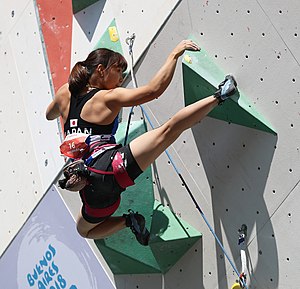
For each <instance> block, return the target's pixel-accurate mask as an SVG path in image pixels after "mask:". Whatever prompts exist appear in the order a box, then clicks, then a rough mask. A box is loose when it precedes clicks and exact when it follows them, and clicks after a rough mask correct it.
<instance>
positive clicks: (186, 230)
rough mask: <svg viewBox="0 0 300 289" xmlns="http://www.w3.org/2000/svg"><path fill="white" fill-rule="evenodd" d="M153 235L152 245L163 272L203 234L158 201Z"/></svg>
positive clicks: (153, 221)
mask: <svg viewBox="0 0 300 289" xmlns="http://www.w3.org/2000/svg"><path fill="white" fill-rule="evenodd" d="M151 235H152V240H151V243H150V247H151V250H152V253H153V255H154V257H155V259H156V261H157V263H158V264H159V268H160V271H161V272H162V273H166V272H167V271H168V270H169V269H170V268H171V267H172V266H173V265H174V264H176V263H177V261H178V260H179V259H180V258H181V257H182V256H183V255H184V254H185V253H186V252H187V251H188V250H189V249H190V248H191V247H192V246H193V245H194V244H195V243H196V241H197V240H199V238H200V237H201V236H202V235H201V233H199V232H198V231H197V230H196V229H194V228H193V227H192V226H191V225H189V224H188V223H186V222H185V221H183V220H182V219H181V218H179V217H177V216H176V215H175V214H174V213H173V212H172V211H171V210H170V209H169V208H168V207H164V206H163V205H162V204H160V203H159V202H157V201H155V204H154V211H153V217H152V224H151Z"/></svg>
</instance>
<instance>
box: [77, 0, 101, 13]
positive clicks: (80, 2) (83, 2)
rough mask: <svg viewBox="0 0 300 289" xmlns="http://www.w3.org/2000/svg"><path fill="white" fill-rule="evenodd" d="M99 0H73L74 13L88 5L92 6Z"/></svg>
mask: <svg viewBox="0 0 300 289" xmlns="http://www.w3.org/2000/svg"><path fill="white" fill-rule="evenodd" d="M97 1H98V0H72V5H73V14H76V13H77V12H79V11H81V10H83V9H85V8H86V7H89V6H91V5H92V4H94V3H96V2H97Z"/></svg>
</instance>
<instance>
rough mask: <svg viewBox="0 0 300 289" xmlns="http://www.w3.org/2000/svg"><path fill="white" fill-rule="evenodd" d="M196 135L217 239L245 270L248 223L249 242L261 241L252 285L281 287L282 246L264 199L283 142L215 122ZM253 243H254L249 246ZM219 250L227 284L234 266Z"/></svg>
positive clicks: (253, 262)
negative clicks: (243, 241)
mask: <svg viewBox="0 0 300 289" xmlns="http://www.w3.org/2000/svg"><path fill="white" fill-rule="evenodd" d="M199 128H200V129H199ZM192 132H193V134H194V137H195V141H196V145H197V148H198V151H199V154H200V156H201V159H202V163H203V166H204V170H205V172H206V175H207V179H208V182H209V184H210V188H211V198H212V209H213V215H214V216H213V219H214V228H215V232H216V234H217V236H218V237H219V239H220V241H221V242H222V243H224V240H226V239H227V240H228V243H229V244H230V246H231V247H230V248H228V249H226V248H225V249H226V251H227V250H228V252H232V254H233V256H234V260H235V264H236V266H237V269H238V270H241V262H240V255H239V254H240V252H239V249H240V248H239V247H238V245H237V240H238V233H237V231H238V229H239V228H241V225H242V224H243V223H244V224H246V225H247V227H248V237H252V238H255V240H254V242H255V243H256V245H254V248H253V249H255V250H257V254H256V256H253V259H254V257H255V260H252V259H251V256H248V258H247V259H248V270H249V273H250V280H251V284H252V285H254V286H255V284H254V282H255V280H266V282H267V281H269V280H272V288H277V285H278V271H279V268H278V253H277V245H276V240H275V238H274V230H273V227H272V223H271V222H270V221H269V219H270V215H269V213H268V210H267V206H266V203H265V200H264V192H265V186H266V182H267V178H268V175H269V171H270V166H271V162H272V159H273V155H274V150H275V148H276V143H277V137H276V136H274V135H272V134H269V133H265V132H261V131H258V130H254V129H249V128H246V127H243V126H239V125H234V124H228V123H226V122H222V121H219V120H216V119H212V118H210V117H208V118H206V119H205V120H203V121H202V122H201V123H200V124H199V126H196V127H194V128H193V129H192ZM207 132H209V134H207ZM262 227H263V230H261V229H262ZM255 230H256V231H255ZM222 232H224V234H225V235H222ZM250 234H251V236H249V235H250ZM251 241H253V240H251V239H248V245H249V242H251ZM217 247H218V251H217V252H216V257H217V258H218V260H217V264H218V269H217V270H218V272H217V274H218V279H219V280H223V279H224V276H225V272H226V267H228V266H227V265H228V264H227V260H225V258H223V257H224V256H223V252H222V251H221V249H220V248H219V246H218V245H217ZM252 247H253V246H252ZM264 248H265V250H264ZM255 250H252V252H253V251H255ZM222 256H223V257H222ZM219 257H221V258H219ZM256 258H258V260H257V261H256ZM252 266H255V267H254V268H253V267H252ZM251 275H253V277H254V278H251ZM260 275H261V276H260ZM259 285H263V284H259ZM259 285H258V287H257V288H259V287H260V286H259ZM264 285H267V284H264ZM269 285H270V284H269ZM273 286H274V287H273ZM263 287H266V286H263ZM253 288H256V287H253ZM268 288H269V287H268Z"/></svg>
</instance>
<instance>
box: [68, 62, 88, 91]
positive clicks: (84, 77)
mask: <svg viewBox="0 0 300 289" xmlns="http://www.w3.org/2000/svg"><path fill="white" fill-rule="evenodd" d="M90 76H91V75H90V73H89V71H88V69H87V67H86V66H85V65H84V61H79V62H77V63H76V64H75V65H74V67H73V68H72V71H71V74H70V76H69V80H68V83H69V90H70V92H71V94H74V95H75V94H76V93H78V92H80V91H81V90H82V89H84V88H85V87H86V85H87V84H88V82H89V78H90Z"/></svg>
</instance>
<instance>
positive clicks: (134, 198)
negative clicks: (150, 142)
mask: <svg viewBox="0 0 300 289" xmlns="http://www.w3.org/2000/svg"><path fill="white" fill-rule="evenodd" d="M126 126H127V124H126V123H121V124H120V126H119V129H118V132H117V140H118V142H120V143H122V142H123V138H124V137H125V132H126ZM145 131H146V127H145V124H144V122H143V121H136V122H132V123H131V125H130V133H129V138H128V139H129V141H130V140H132V139H134V138H136V137H137V136H139V135H140V134H142V133H144V132H145ZM135 183H136V184H135V185H134V186H132V187H129V188H127V190H126V192H124V193H123V194H122V202H121V205H120V207H119V209H118V210H117V212H116V213H115V215H117V216H119V215H122V214H123V213H126V212H127V210H128V209H129V208H130V209H133V210H134V211H138V212H139V213H141V214H143V215H144V216H145V218H146V224H147V227H148V228H149V229H150V227H151V229H150V232H151V239H150V245H149V246H146V247H144V246H142V245H140V244H139V243H138V242H137V241H136V239H135V236H134V235H133V234H132V233H131V231H130V229H129V228H126V229H124V230H122V231H120V232H118V233H116V234H114V235H112V236H110V237H108V238H105V239H104V240H95V243H96V245H97V247H98V248H99V250H100V252H101V253H102V255H103V257H104V259H105V260H106V262H107V264H108V265H109V267H110V269H111V270H112V272H113V273H114V274H151V273H165V272H167V271H168V270H169V269H170V268H171V267H172V266H173V265H174V264H175V263H176V262H177V261H178V260H179V259H180V258H181V257H182V256H183V255H184V253H185V252H186V251H187V250H188V249H189V248H190V247H191V246H192V245H193V244H194V243H195V242H196V241H197V240H198V239H199V238H200V236H201V234H200V233H199V232H197V231H196V230H195V229H194V228H192V227H191V226H190V225H188V224H187V223H186V222H184V221H183V220H181V219H179V218H177V217H176V216H175V215H174V214H173V213H172V212H171V211H170V210H169V208H165V207H164V206H163V205H161V204H159V203H158V202H157V201H155V200H154V192H153V184H152V172H151V168H149V169H147V170H146V171H145V172H144V173H143V174H142V175H140V176H139V177H138V178H137V179H136V181H135Z"/></svg>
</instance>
